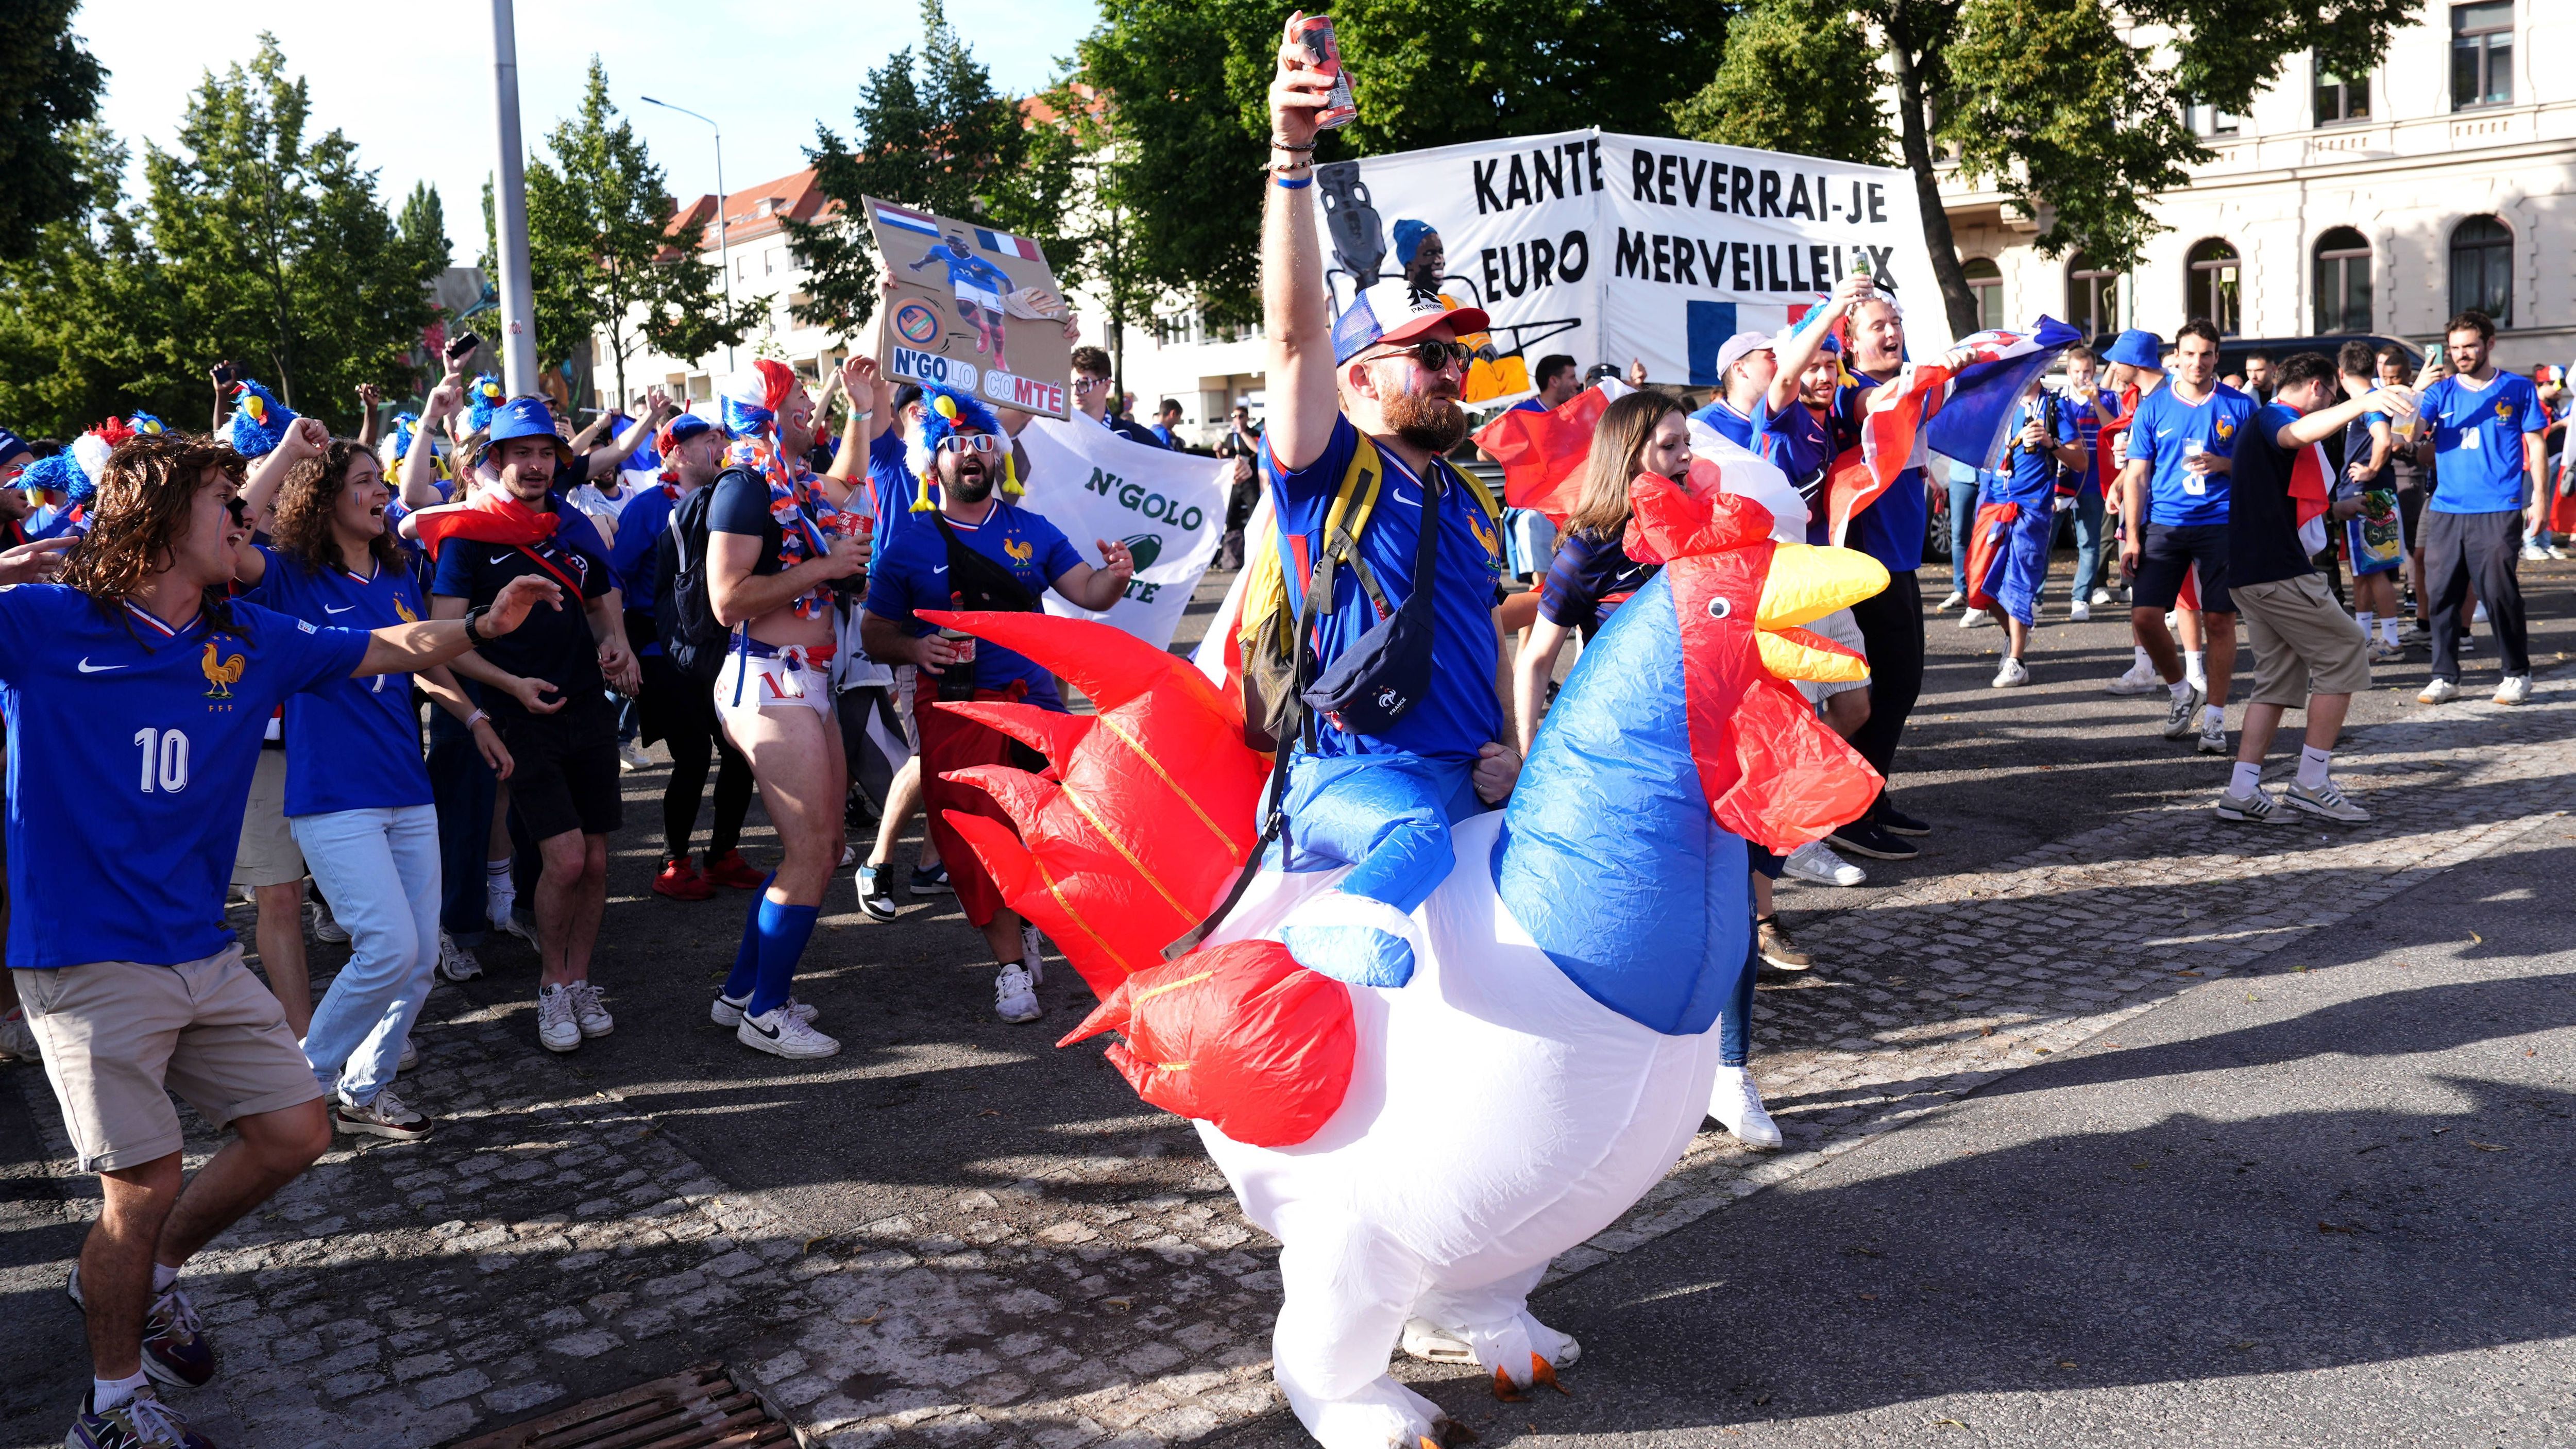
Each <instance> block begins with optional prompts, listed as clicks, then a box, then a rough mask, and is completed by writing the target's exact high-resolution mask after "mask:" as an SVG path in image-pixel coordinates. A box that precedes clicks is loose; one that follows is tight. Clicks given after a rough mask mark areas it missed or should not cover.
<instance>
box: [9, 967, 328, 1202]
mask: <svg viewBox="0 0 2576 1449" xmlns="http://www.w3.org/2000/svg"><path fill="white" fill-rule="evenodd" d="M241 954H242V953H241V947H239V946H227V947H225V948H224V949H223V950H222V951H220V952H218V953H216V954H215V955H212V956H208V957H206V958H205V959H203V960H201V961H186V962H182V963H180V964H179V965H176V966H147V965H144V964H142V963H140V962H136V961H93V962H91V963H89V964H88V965H86V966H65V967H63V968H62V969H61V970H59V971H18V972H15V973H13V974H14V975H15V977H16V980H17V983H18V1000H19V1001H20V1003H22V1004H23V1005H24V1006H25V1007H26V1011H27V1025H28V1026H29V1027H31V1028H33V1029H34V1031H35V1033H36V1042H37V1045H38V1046H40V1047H41V1048H43V1051H44V1057H45V1076H46V1077H47V1078H48V1079H50V1080H51V1081H52V1082H53V1084H54V1100H55V1101H57V1102H59V1103H61V1104H62V1108H63V1122H64V1124H65V1125H66V1126H67V1127H69V1128H70V1130H71V1138H72V1148H73V1150H74V1151H76V1152H78V1153H79V1154H80V1170H81V1171H83V1172H112V1171H116V1170H119V1169H122V1168H129V1167H140V1166H142V1165H143V1164H144V1163H147V1162H153V1161H157V1160H158V1159H160V1158H164V1157H167V1156H169V1155H170V1154H171V1153H173V1152H176V1151H178V1150H179V1112H178V1109H177V1108H175V1107H173V1106H171V1105H170V1093H172V1092H176V1093H178V1094H179V1095H180V1096H182V1097H184V1098H186V1099H187V1101H188V1105H189V1106H191V1107H194V1108H196V1109H197V1114H198V1115H199V1116H201V1117H203V1118H205V1119H206V1120H207V1121H208V1122H211V1123H213V1124H214V1125H215V1126H216V1127H218V1128H220V1127H223V1126H225V1125H226V1124H228V1123H230V1122H232V1121H233V1120H234V1119H235V1118H238V1117H252V1116H257V1115H258V1114H260V1113H262V1112H275V1111H279V1110H281V1109H284V1108H287V1107H294V1106H299V1105H301V1104H303V1103H306V1102H310V1101H312V1100H314V1099H315V1098H317V1097H320V1096H321V1095H322V1087H321V1084H320V1083H318V1082H316V1081H315V1080H314V1079H313V1065H312V1063H310V1062H308V1061H306V1060H305V1059H304V1049H303V1048H302V1047H300V1046H297V1045H296V1044H295V1033H294V1032H292V1031H290V1030H288V1028H287V1025H286V1011H285V1009H284V1008H283V1007H281V1006H279V1005H278V1003H277V998H276V997H275V996H273V995H271V994H270V992H269V989H268V988H267V987H266V986H264V985H262V984H261V983H260V979H259V978H258V977H256V976H254V975H252V974H251V972H250V968H249V967H247V966H244V965H243V964H242V960H241Z"/></svg>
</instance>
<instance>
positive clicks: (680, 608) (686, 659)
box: [653, 483, 733, 688]
mask: <svg viewBox="0 0 2576 1449" xmlns="http://www.w3.org/2000/svg"><path fill="white" fill-rule="evenodd" d="M715 492H716V485H715V484H713V483H709V484H708V485H706V486H705V487H703V488H700V489H697V490H696V491H694V492H692V493H691V494H689V496H688V497H686V498H683V499H681V500H680V506H679V507H677V508H675V509H673V510H671V526H670V527H669V528H667V529H664V530H663V532H662V537H661V539H660V540H659V541H658V542H657V543H655V544H654V557H653V570H654V579H655V591H654V597H655V598H656V599H658V600H659V601H660V604H661V607H660V608H659V609H657V610H656V611H655V612H656V614H657V615H658V617H657V618H656V620H655V630H656V632H657V633H658V634H659V635H660V636H661V640H662V652H663V653H664V654H665V655H668V656H669V657H670V660H671V664H672V667H673V668H675V669H677V670H679V671H680V673H682V674H684V675H686V676H688V677H689V678H691V679H694V680H696V681H697V682H698V683H700V684H702V685H706V686H708V687H710V688H712V687H713V686H714V684H715V682H716V676H717V675H718V674H720V673H722V672H723V671H724V660H725V646H726V643H727V642H728V641H729V640H730V639H731V638H732V635H733V631H732V630H730V629H727V628H726V627H725V626H724V625H722V624H720V623H718V622H716V608H715V601H714V598H713V596H712V595H710V594H709V593H708V591H707V510H708V509H709V508H710V507H711V506H712V505H713V503H714V500H715Z"/></svg>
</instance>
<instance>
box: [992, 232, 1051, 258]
mask: <svg viewBox="0 0 2576 1449" xmlns="http://www.w3.org/2000/svg"><path fill="white" fill-rule="evenodd" d="M975 241H976V243H977V244H978V245H980V246H981V247H983V248H984V250H986V251H988V252H999V253H1001V254H1002V255H1003V256H1006V257H1018V258H1019V259H1020V260H1021V261H1024V262H1035V261H1043V260H1045V258H1043V257H1041V256H1039V255H1038V244H1037V243H1036V242H1033V241H1031V240H1029V239H1028V238H1027V237H1024V236H1013V235H1011V234H1010V233H1009V232H1002V231H986V230H984V229H983V228H982V227H977V228H975Z"/></svg>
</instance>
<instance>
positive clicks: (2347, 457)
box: [2326, 413, 2397, 498]
mask: <svg viewBox="0 0 2576 1449" xmlns="http://www.w3.org/2000/svg"><path fill="white" fill-rule="evenodd" d="M2378 416H2379V414H2377V413H2363V414H2362V415H2361V416H2360V417H2357V418H2354V419H2353V420H2352V421H2351V422H2348V423H2346V424H2344V425H2343V466H2342V469H2341V470H2340V471H2339V472H2338V473H2336V475H2335V481H2334V486H2333V487H2332V488H2330V489H2328V490H2326V491H2327V496H2329V497H2333V498H2354V497H2358V496H2360V495H2361V494H2364V493H2368V492H2371V491H2373V490H2374V489H2385V488H2393V487H2395V486H2396V480H2395V479H2393V478H2392V477H2390V476H2389V475H2390V472H2391V471H2392V470H2391V469H2390V467H2389V465H2388V464H2386V463H2382V464H2380V465H2379V471H2378V472H2376V473H2370V474H2365V475H2363V477H2362V478H2361V479H2360V480H2359V481H2358V482H2356V481H2354V479H2353V476H2352V466H2353V465H2354V464H2355V463H2367V462H2369V461H2370V423H2371V419H2373V418H2376V417H2378ZM2388 456H2389V457H2391V458H2394V457H2396V456H2397V449H2396V440H2395V439H2391V440H2390V443H2389V452H2388Z"/></svg>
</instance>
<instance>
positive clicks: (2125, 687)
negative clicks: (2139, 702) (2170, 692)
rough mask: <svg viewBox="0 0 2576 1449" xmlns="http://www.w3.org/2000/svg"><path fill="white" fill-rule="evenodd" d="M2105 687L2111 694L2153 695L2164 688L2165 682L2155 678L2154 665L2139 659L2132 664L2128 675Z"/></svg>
mask: <svg viewBox="0 0 2576 1449" xmlns="http://www.w3.org/2000/svg"><path fill="white" fill-rule="evenodd" d="M2105 687H2106V688H2108V689H2109V690H2110V691H2111V692H2112V693H2113V694H2153V693H2155V692H2156V691H2157V690H2160V689H2162V688H2164V687H2165V682H2164V681H2163V680H2162V679H2159V678H2157V677H2156V667H2155V666H2154V665H2152V664H2149V663H2147V662H2146V661H2145V660H2143V659H2141V660H2136V661H2134V662H2132V663H2131V664H2130V665H2129V672H2128V673H2126V674H2123V675H2121V676H2120V677H2119V678H2117V679H2114V680H2112V681H2111V682H2110V684H2108V685H2107V686H2105Z"/></svg>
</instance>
